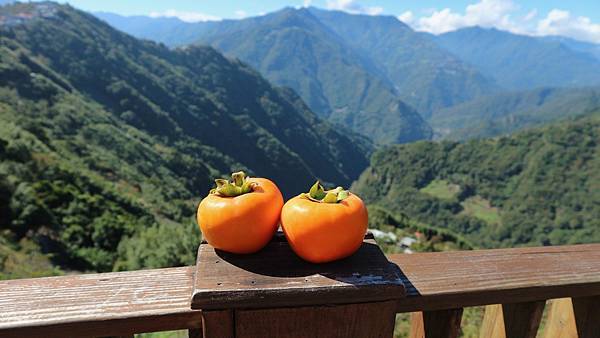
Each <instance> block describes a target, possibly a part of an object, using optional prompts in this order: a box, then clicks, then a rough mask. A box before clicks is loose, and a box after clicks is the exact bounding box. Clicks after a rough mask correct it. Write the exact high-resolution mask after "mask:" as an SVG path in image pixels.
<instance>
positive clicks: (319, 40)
mask: <svg viewBox="0 0 600 338" xmlns="http://www.w3.org/2000/svg"><path fill="white" fill-rule="evenodd" d="M208 26H209V28H208V29H205V30H204V31H203V32H202V33H201V34H199V35H198V42H200V43H202V44H209V45H211V46H213V47H215V48H217V49H218V50H220V51H223V52H224V53H225V54H226V55H230V56H234V57H237V58H239V59H241V60H242V61H244V62H247V63H248V64H250V65H251V66H253V67H254V68H256V69H257V70H259V71H260V72H261V74H263V75H264V76H265V77H267V78H268V79H269V80H271V81H272V82H274V83H276V84H279V85H281V86H286V87H290V88H292V89H294V90H295V91H296V92H298V94H299V95H300V96H301V97H302V98H303V99H304V101H306V103H307V104H308V105H309V107H310V108H311V109H312V110H313V111H315V112H317V113H319V114H320V115H321V116H323V117H326V118H328V119H329V120H330V121H334V122H336V123H340V124H343V125H345V126H348V127H350V128H352V129H353V130H355V131H357V132H360V133H362V134H363V135H366V136H369V137H371V138H372V139H373V140H375V141H377V142H381V143H401V142H410V141H414V140H419V139H424V138H429V137H430V133H431V131H430V128H429V126H428V125H427V124H426V123H425V122H424V121H423V119H422V118H421V117H420V116H419V114H418V113H417V112H416V111H415V110H413V109H412V108H410V107H409V106H407V105H406V104H405V103H404V102H402V101H401V100H400V99H399V97H398V93H397V92H396V90H395V89H394V85H393V84H392V83H391V82H390V81H388V80H387V78H386V77H385V76H383V75H382V73H381V72H379V71H378V69H377V68H376V66H375V65H374V64H373V63H372V62H371V60H370V59H369V58H367V57H364V56H362V55H360V54H358V53H356V52H355V51H354V50H353V49H352V48H351V47H349V46H348V45H347V44H346V42H345V41H344V40H343V39H341V38H340V37H339V36H337V35H336V34H335V33H334V32H332V31H331V30H330V29H329V28H328V27H326V26H325V25H324V24H323V23H321V22H320V21H319V20H318V19H317V18H316V17H315V16H314V15H312V14H311V12H310V11H309V10H307V9H293V8H286V9H283V10H281V11H278V12H274V13H271V14H268V15H264V16H260V17H254V18H249V19H244V20H224V21H221V22H212V23H209V24H208Z"/></svg>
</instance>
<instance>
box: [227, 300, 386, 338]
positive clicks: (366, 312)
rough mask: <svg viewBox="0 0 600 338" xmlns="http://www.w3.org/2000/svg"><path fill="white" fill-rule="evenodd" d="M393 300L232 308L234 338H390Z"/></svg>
mask: <svg viewBox="0 0 600 338" xmlns="http://www.w3.org/2000/svg"><path fill="white" fill-rule="evenodd" d="M395 314H396V304H395V302H394V301H388V302H377V303H362V304H347V305H334V306H316V307H299V308H282V309H254V310H236V313H235V323H236V328H235V334H236V338H255V337H261V338H269V337H286V338H313V337H327V338H346V337H361V338H380V337H381V338H383V337H385V338H390V337H392V336H393V333H394V321H395Z"/></svg>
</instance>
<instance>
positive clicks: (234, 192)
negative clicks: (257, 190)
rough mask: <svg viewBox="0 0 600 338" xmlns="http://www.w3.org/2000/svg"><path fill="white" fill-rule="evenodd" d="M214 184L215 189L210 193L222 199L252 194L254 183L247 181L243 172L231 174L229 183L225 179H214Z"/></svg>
mask: <svg viewBox="0 0 600 338" xmlns="http://www.w3.org/2000/svg"><path fill="white" fill-rule="evenodd" d="M215 183H216V185H217V187H216V188H214V189H211V191H210V193H211V194H214V195H219V196H223V197H235V196H239V195H243V194H247V193H249V192H252V188H253V186H254V183H253V182H250V181H249V180H248V177H247V176H246V173H244V172H243V171H238V172H235V173H233V174H231V182H230V181H228V180H226V179H222V178H217V179H215Z"/></svg>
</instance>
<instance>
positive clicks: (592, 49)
mask: <svg viewBox="0 0 600 338" xmlns="http://www.w3.org/2000/svg"><path fill="white" fill-rule="evenodd" d="M541 39H543V40H546V41H551V42H559V43H562V44H563V45H565V46H567V47H568V48H570V49H572V50H574V51H578V52H583V53H588V54H591V55H593V56H594V57H596V58H597V59H598V60H600V44H598V43H592V42H585V41H579V40H575V39H571V38H567V37H564V36H556V35H554V36H544V37H542V38H541Z"/></svg>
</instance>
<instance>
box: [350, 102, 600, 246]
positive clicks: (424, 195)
mask: <svg viewBox="0 0 600 338" xmlns="http://www.w3.org/2000/svg"><path fill="white" fill-rule="evenodd" d="M599 140H600V111H596V112H593V113H589V114H586V115H585V116H582V117H578V118H574V119H571V120H569V121H565V122H560V123H556V124H553V125H550V126H547V127H543V128H539V129H532V130H529V131H524V132H520V133H517V134H515V135H513V136H509V137H499V138H492V139H482V140H471V141H467V142H464V143H457V142H450V141H443V142H427V141H421V142H416V143H413V144H406V145H395V146H390V147H387V148H384V149H381V150H379V151H377V152H376V153H375V154H374V155H373V157H372V159H371V166H370V167H369V168H368V169H367V170H366V171H365V172H364V173H363V174H362V175H361V176H360V178H359V179H358V180H357V182H355V184H354V185H353V189H354V191H356V193H358V194H359V195H360V196H362V197H363V198H364V199H365V201H366V202H367V203H369V204H371V205H377V206H379V207H381V208H384V209H386V210H390V211H391V212H393V213H398V214H404V215H406V216H407V217H409V218H410V219H413V220H415V221H417V222H420V223H424V224H431V225H437V226H438V227H444V228H446V229H448V230H449V231H451V232H454V233H459V234H462V236H464V238H466V240H468V241H469V242H471V243H473V244H474V245H475V246H477V247H486V248H490V247H509V246H520V245H558V244H567V243H588V242H598V241H600V219H599V218H598V215H600V205H599V204H598V201H600V144H598V141H599Z"/></svg>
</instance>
